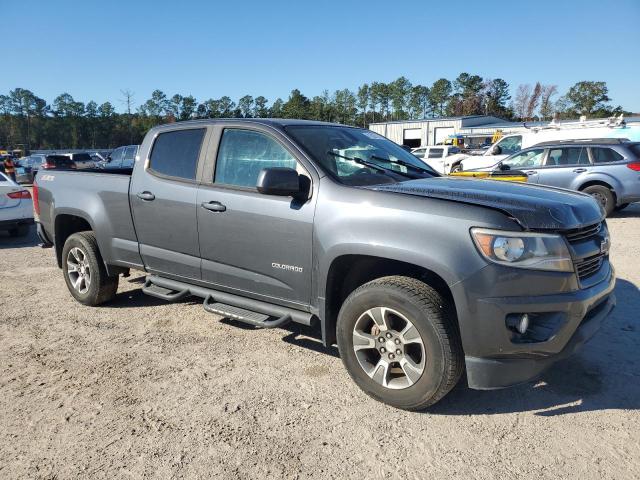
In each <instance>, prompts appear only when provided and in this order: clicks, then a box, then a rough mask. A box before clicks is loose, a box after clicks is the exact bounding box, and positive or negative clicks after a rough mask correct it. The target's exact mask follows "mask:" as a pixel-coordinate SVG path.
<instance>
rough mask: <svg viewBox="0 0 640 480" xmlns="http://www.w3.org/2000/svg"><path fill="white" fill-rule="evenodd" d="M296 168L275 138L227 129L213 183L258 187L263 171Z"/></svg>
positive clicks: (290, 156) (252, 132) (223, 135)
mask: <svg viewBox="0 0 640 480" xmlns="http://www.w3.org/2000/svg"><path fill="white" fill-rule="evenodd" d="M270 167H288V168H294V169H295V168H296V167H297V162H296V159H295V158H294V156H293V155H291V153H289V151H288V150H287V149H286V148H284V147H283V146H282V145H281V144H280V143H279V142H278V141H276V140H275V139H274V138H272V137H270V136H269V135H266V134H264V133H260V132H255V131H252V130H242V129H235V128H231V129H229V128H227V129H225V130H224V132H223V134H222V139H221V140H220V148H219V149H218V159H217V160H216V171H215V174H214V182H215V183H221V184H224V185H234V186H238V187H248V188H255V186H256V183H257V181H258V175H259V174H260V171H261V170H262V169H263V168H270Z"/></svg>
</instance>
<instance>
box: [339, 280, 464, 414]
mask: <svg viewBox="0 0 640 480" xmlns="http://www.w3.org/2000/svg"><path fill="white" fill-rule="evenodd" d="M381 306H383V307H387V308H391V309H393V310H396V311H397V312H398V313H401V314H402V315H404V316H405V317H406V318H410V319H411V322H412V323H413V325H414V326H415V328H416V329H417V330H418V332H419V334H420V337H421V339H422V342H423V344H424V349H425V352H426V355H425V356H426V360H425V366H424V371H423V373H422V374H421V376H420V377H419V378H418V379H417V381H415V383H413V384H412V385H410V386H408V387H405V388H400V389H391V388H388V387H386V386H383V385H381V384H380V383H378V382H376V381H374V380H373V379H372V377H370V376H369V375H368V374H367V373H366V372H365V370H364V368H363V367H362V366H361V365H360V363H359V361H358V358H357V356H356V353H355V351H354V348H353V345H354V342H353V330H354V327H355V326H356V322H358V319H359V318H360V317H361V316H362V315H363V313H364V312H366V311H367V310H368V309H370V308H375V307H381ZM376 335H377V334H376ZM337 339H338V348H339V350H340V357H341V358H342V362H343V364H344V366H345V368H346V369H347V372H348V373H349V375H350V376H351V378H352V379H353V380H354V381H355V383H356V384H357V385H358V386H359V387H360V388H361V389H362V390H363V391H364V392H365V393H366V394H367V395H369V396H371V397H372V398H374V399H376V400H378V401H381V402H383V403H386V404H389V405H392V406H394V407H397V408H402V409H405V410H422V409H424V408H426V407H428V406H430V405H433V404H434V403H436V402H438V401H439V400H440V399H442V397H444V396H445V395H446V394H447V393H449V391H450V390H451V389H452V388H453V387H454V386H455V385H456V383H458V380H459V379H460V376H461V375H462V371H463V368H464V355H463V353H462V346H461V343H460V336H459V333H458V329H457V327H456V324H455V315H454V314H453V307H452V305H449V304H448V303H447V302H446V300H445V299H444V298H443V297H442V295H440V294H439V293H438V292H437V291H435V290H434V289H433V288H431V287H430V286H428V285H427V284H425V283H423V282H421V281H419V280H416V279H413V278H409V277H402V276H392V277H383V278H379V279H376V280H373V281H371V282H369V283H366V284H365V285H362V286H361V287H359V288H358V289H356V290H355V291H354V292H352V293H351V295H349V297H348V298H347V299H346V300H345V302H344V304H343V305H342V308H341V309H340V313H339V314H338V322H337ZM376 345H377V344H376Z"/></svg>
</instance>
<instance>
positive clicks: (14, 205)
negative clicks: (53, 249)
mask: <svg viewBox="0 0 640 480" xmlns="http://www.w3.org/2000/svg"><path fill="white" fill-rule="evenodd" d="M31 224H33V201H32V200H31V194H30V193H29V190H25V189H24V188H23V187H21V186H20V185H18V184H17V183H16V182H14V181H13V180H11V179H10V178H9V177H7V176H6V175H5V174H3V173H0V231H7V232H9V235H10V236H12V237H25V236H27V235H28V234H29V226H30V225H31Z"/></svg>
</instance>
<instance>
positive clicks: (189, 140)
mask: <svg viewBox="0 0 640 480" xmlns="http://www.w3.org/2000/svg"><path fill="white" fill-rule="evenodd" d="M204 132H205V129H204V128H195V129H188V130H175V131H173V132H166V133H161V134H159V135H158V137H157V138H156V141H155V143H154V144H153V150H152V151H151V157H150V158H149V167H150V168H151V170H153V171H154V172H156V173H159V174H161V175H167V176H169V177H175V178H183V179H186V180H195V178H196V168H197V166H198V157H199V155H200V146H201V145H202V139H203V138H204Z"/></svg>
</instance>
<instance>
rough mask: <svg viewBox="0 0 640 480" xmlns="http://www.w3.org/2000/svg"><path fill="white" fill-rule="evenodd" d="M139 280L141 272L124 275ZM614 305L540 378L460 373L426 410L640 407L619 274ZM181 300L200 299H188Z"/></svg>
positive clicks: (307, 341)
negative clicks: (512, 381)
mask: <svg viewBox="0 0 640 480" xmlns="http://www.w3.org/2000/svg"><path fill="white" fill-rule="evenodd" d="M127 281H128V282H130V283H141V282H142V281H144V277H134V278H131V279H127ZM615 293H616V297H617V299H618V304H617V307H616V309H615V310H614V311H613V313H612V314H611V315H610V316H609V318H608V319H607V320H605V322H604V324H603V327H602V329H601V330H600V331H599V332H598V333H597V334H596V336H595V337H594V338H593V339H592V340H591V341H590V342H589V343H587V344H586V345H585V346H583V348H582V350H581V352H580V353H578V354H577V355H575V356H573V357H571V358H568V359H566V360H564V361H561V362H558V363H557V364H555V365H553V366H552V367H551V368H550V369H549V370H547V372H545V373H544V374H543V376H542V377H541V378H540V380H539V381H536V382H532V383H529V384H523V385H519V386H515V387H512V388H508V389H503V390H493V391H478V390H471V389H469V388H468V387H467V386H466V379H465V378H462V379H461V381H460V382H459V383H458V385H457V386H456V387H455V388H454V389H453V391H452V392H450V393H449V395H447V396H446V397H445V398H444V399H443V400H442V401H441V402H439V403H438V404H436V405H434V406H433V407H431V408H429V409H428V410H427V411H426V412H425V413H429V414H435V415H478V414H480V415H491V414H503V413H514V412H524V411H536V410H539V411H538V412H536V415H540V416H554V415H562V414H568V413H577V412H585V411H591V410H607V409H634V410H635V409H640V354H638V345H639V344H640V325H639V322H638V313H637V312H639V311H640V291H639V290H638V287H637V286H636V285H634V284H633V283H631V282H629V281H626V280H623V279H618V281H617V284H616V289H615ZM181 303H188V304H196V303H201V300H200V299H196V298H193V297H192V298H187V299H184V300H182V301H181ZM162 304H166V302H165V301H164V300H160V299H157V298H155V297H150V296H148V295H145V294H143V293H142V290H140V289H135V290H130V291H127V292H122V293H119V294H118V295H117V296H116V298H115V299H114V300H113V301H112V302H109V303H108V304H105V305H104V307H107V308H130V307H144V306H155V305H162ZM221 322H223V323H225V324H228V325H233V326H236V327H239V328H242V329H256V328H255V327H253V326H250V325H247V324H244V323H241V322H238V321H235V320H231V319H222V320H221ZM256 330H258V329H256ZM281 330H284V331H285V333H286V334H285V335H284V336H283V337H282V340H283V341H284V342H287V343H289V344H291V345H295V346H298V347H302V348H306V349H309V350H312V351H314V352H320V353H324V354H328V355H331V356H334V357H339V353H338V350H337V348H335V347H331V348H325V347H323V345H322V342H321V339H320V335H319V329H318V328H312V327H307V326H304V325H298V324H293V323H292V324H289V325H288V326H286V327H284V328H283V329H281Z"/></svg>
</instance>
